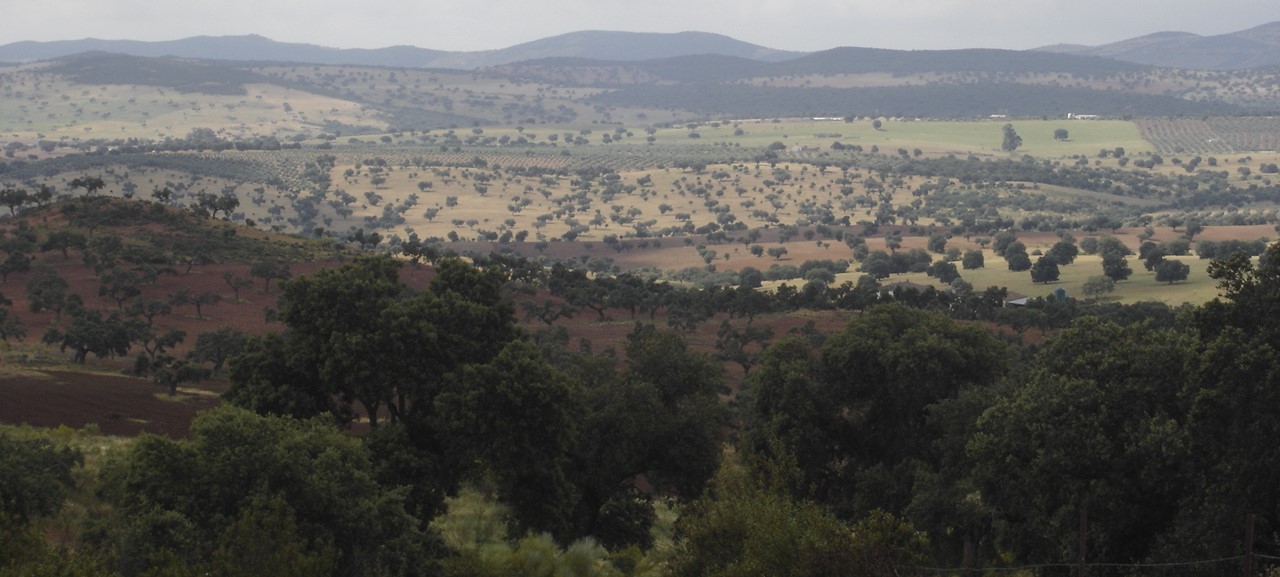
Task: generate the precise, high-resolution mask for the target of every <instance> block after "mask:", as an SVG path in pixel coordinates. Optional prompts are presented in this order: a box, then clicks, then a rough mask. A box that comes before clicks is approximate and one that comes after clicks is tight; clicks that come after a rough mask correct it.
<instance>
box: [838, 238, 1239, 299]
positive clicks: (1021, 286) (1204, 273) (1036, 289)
mask: <svg viewBox="0 0 1280 577" xmlns="http://www.w3.org/2000/svg"><path fill="white" fill-rule="evenodd" d="M985 257H986V267H985V268H981V269H976V270H963V269H962V270H960V277H961V278H963V279H964V280H965V281H968V282H969V283H970V284H972V285H973V289H974V290H975V291H981V290H984V289H986V288H987V287H989V286H1002V287H1005V288H1008V289H1009V292H1010V293H1019V294H1022V295H1026V296H1031V297H1037V296H1048V295H1049V294H1050V293H1052V292H1053V291H1054V290H1056V289H1057V288H1058V287H1062V288H1064V289H1066V291H1067V294H1068V295H1070V296H1071V297H1074V298H1079V299H1083V298H1085V295H1084V289H1083V286H1084V282H1085V281H1086V280H1088V279H1089V277H1092V276H1098V275H1101V274H1102V259H1101V257H1098V256H1097V255H1081V256H1080V257H1078V258H1077V259H1076V261H1075V263H1073V264H1071V265H1069V266H1064V267H1059V270H1060V276H1059V278H1058V282H1053V283H1048V284H1036V283H1032V282H1031V273H1030V272H1028V271H1022V272H1012V271H1010V270H1009V269H1008V268H1007V267H1006V265H1005V261H1004V259H1003V258H1000V257H998V256H996V255H995V254H994V253H992V252H991V251H989V250H988V251H985ZM1037 258H1039V257H1036V256H1032V257H1031V260H1032V261H1033V262H1034V261H1035V260H1036V259H1037ZM1170 258H1173V259H1176V260H1179V261H1182V262H1184V263H1186V264H1187V265H1188V266H1190V267H1191V274H1190V275H1189V276H1188V277H1187V280H1186V281H1183V282H1177V283H1173V284H1169V283H1162V282H1156V274H1155V273H1154V272H1148V271H1147V270H1146V269H1144V268H1143V267H1142V261H1140V260H1138V258H1137V257H1136V256H1130V257H1129V258H1128V260H1129V268H1131V269H1133V275H1132V276H1130V277H1129V279H1128V280H1124V281H1121V282H1118V283H1116V290H1115V292H1113V293H1111V294H1109V295H1106V296H1104V297H1103V298H1104V299H1105V300H1111V301H1117V302H1122V303H1126V304H1130V303H1136V302H1140V301H1152V300H1154V301H1162V302H1165V303H1168V304H1170V305H1179V304H1182V303H1193V304H1200V303H1204V302H1207V301H1210V300H1212V299H1213V298H1214V297H1216V296H1218V288H1217V282H1216V281H1214V280H1213V279H1212V278H1209V274H1208V267H1209V262H1210V261H1209V260H1207V259H1200V258H1197V257H1194V256H1182V257H1170ZM957 264H958V263H957ZM861 274H862V273H858V272H848V273H844V274H843V275H839V276H838V277H837V280H836V282H837V283H842V282H844V281H845V280H852V281H854V282H857V277H859V276H861ZM901 281H910V282H913V283H917V284H928V285H933V286H935V287H937V288H939V289H943V288H946V287H944V286H943V285H942V284H941V283H939V282H938V281H937V279H933V278H930V277H928V276H927V275H925V274H924V273H909V274H900V275H893V276H891V277H889V278H888V279H884V280H882V281H881V284H890V283H895V282H901Z"/></svg>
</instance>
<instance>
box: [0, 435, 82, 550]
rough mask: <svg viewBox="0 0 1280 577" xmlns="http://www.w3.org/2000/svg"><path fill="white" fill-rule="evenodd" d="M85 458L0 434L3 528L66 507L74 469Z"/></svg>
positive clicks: (40, 442) (0, 517)
mask: <svg viewBox="0 0 1280 577" xmlns="http://www.w3.org/2000/svg"><path fill="white" fill-rule="evenodd" d="M82 460H83V459H82V457H81V455H80V453H79V452H78V451H76V450H73V449H70V448H66V447H58V446H55V445H53V444H52V443H49V442H48V441H45V440H42V439H37V438H33V439H24V438H21V437H19V436H16V435H13V434H9V433H0V531H4V530H6V529H8V528H9V526H8V525H7V524H8V523H15V524H18V525H20V524H24V523H27V522H29V521H31V520H32V519H35V518H37V517H44V516H48V515H52V514H54V513H56V512H58V511H59V510H60V509H62V502H63V499H65V498H66V495H67V490H68V489H69V488H71V486H72V484H73V480H72V477H71V470H72V468H73V467H75V466H76V465H78V464H79V463H80V462H81V461H82Z"/></svg>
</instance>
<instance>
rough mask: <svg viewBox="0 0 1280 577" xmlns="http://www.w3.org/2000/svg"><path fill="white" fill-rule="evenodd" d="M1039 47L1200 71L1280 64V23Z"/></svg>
mask: <svg viewBox="0 0 1280 577" xmlns="http://www.w3.org/2000/svg"><path fill="white" fill-rule="evenodd" d="M1036 50H1039V51H1043V52H1056V53H1059V54H1073V55H1077V56H1101V57H1103V58H1113V59H1116V60H1124V61H1126V62H1136V63H1139V64H1149V65H1152V66H1166V67H1173V68H1193V69H1199V70H1240V69H1245V68H1261V67H1268V66H1280V22H1271V23H1268V24H1263V25H1261V26H1256V27H1254V28H1250V29H1248V30H1242V31H1240V32H1232V33H1230V34H1219V35H1217V36H1200V35H1197V34H1191V33H1189V32H1157V33H1155V34H1148V35H1146V36H1140V37H1138V38H1130V39H1128V40H1121V41H1120V42H1113V43H1111V44H1103V45H1101V46H1080V45H1076V44H1057V45H1053V46H1045V47H1043V48H1037V49H1036Z"/></svg>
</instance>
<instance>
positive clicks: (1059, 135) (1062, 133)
mask: <svg viewBox="0 0 1280 577" xmlns="http://www.w3.org/2000/svg"><path fill="white" fill-rule="evenodd" d="M1070 137H1071V135H1070V133H1068V132H1067V129H1065V128H1059V129H1057V130H1054V131H1053V139H1054V140H1067V139H1068V138H1070Z"/></svg>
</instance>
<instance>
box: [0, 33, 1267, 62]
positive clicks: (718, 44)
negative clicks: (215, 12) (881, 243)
mask: <svg viewBox="0 0 1280 577" xmlns="http://www.w3.org/2000/svg"><path fill="white" fill-rule="evenodd" d="M838 50H845V49H834V50H832V51H824V52H820V53H804V52H788V51H785V50H774V49H772V48H766V47H763V46H759V45H756V44H751V43H748V42H743V41H740V40H735V39H733V38H730V37H728V36H723V35H720V34H712V33H707V32H678V33H641V32H607V31H583V32H572V33H569V34H562V35H559V36H553V37H550V38H544V39H541V40H535V41H532V42H526V43H523V44H517V45H515V46H511V47H508V48H503V49H500V50H486V51H477V52H449V51H443V50H431V49H426V48H417V47H414V46H392V47H388V48H377V49H360V48H347V49H339V48H328V47H324V46H318V45H315V44H299V43H288V42H276V41H274V40H271V39H268V38H264V37H262V36H257V35H248V36H196V37H193V38H185V39H182V40H170V41H163V42H142V41H136V40H97V39H92V38H91V39H85V40H60V41H54V42H31V41H24V42H15V43H12V44H6V45H4V46H0V62H30V61H35V60H50V59H55V58H61V57H64V56H70V55H72V54H79V53H82V52H90V51H101V52H113V53H118V54H128V55H133V56H150V57H159V56H175V57H180V58H197V59H210V60H231V61H241V62H244V61H269V62H297V63H306V64H335V65H363V66H390V67H399V68H451V69H463V70H470V69H476V68H487V67H493V66H502V65H506V64H511V63H515V62H524V61H529V60H540V59H548V58H590V59H592V60H602V61H618V62H635V61H645V60H662V59H670V58H677V57H682V56H708V55H712V56H732V57H737V58H741V59H746V60H751V61H756V62H782V61H788V60H794V59H797V58H800V57H803V56H806V55H807V54H823V53H831V52H834V51H838ZM857 50H868V51H870V50H874V49H857ZM1035 51H1039V52H1053V53H1058V54H1067V55H1075V56H1097V57H1102V58H1109V59H1113V60H1120V61H1125V62H1132V63H1138V64H1146V65H1153V66H1169V67H1176V68H1195V69H1207V70H1232V69H1242V68H1256V67H1265V66H1280V21H1278V22H1272V23H1269V24H1263V25H1261V26H1257V27H1255V28H1251V29H1249V30H1244V31H1240V32H1234V33H1231V34H1222V35H1218V36H1198V35H1196V34H1190V33H1186V32H1159V33H1156V34H1149V35H1147V36H1142V37H1139V38H1132V39H1129V40H1123V41H1120V42H1115V43H1112V44H1105V45H1102V46H1081V45H1073V44H1059V45H1054V46H1045V47H1043V48H1038V49H1036V50H1035ZM885 52H888V51H885ZM894 52H899V53H902V54H911V53H929V54H932V55H934V56H938V57H945V55H946V53H948V52H970V53H972V51H894Z"/></svg>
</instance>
